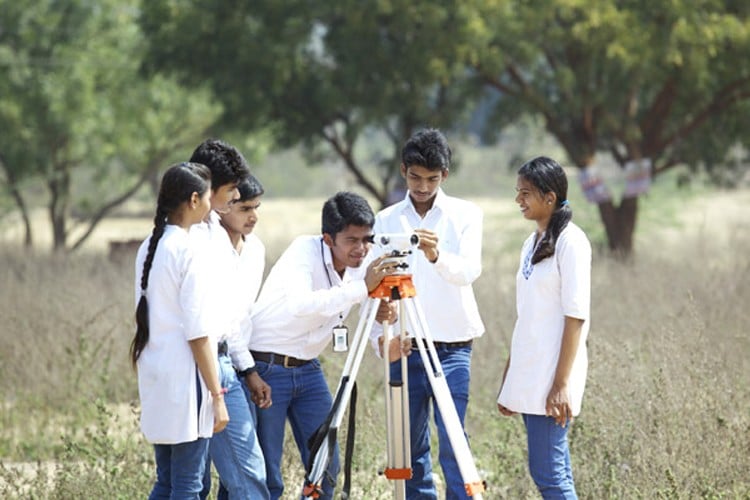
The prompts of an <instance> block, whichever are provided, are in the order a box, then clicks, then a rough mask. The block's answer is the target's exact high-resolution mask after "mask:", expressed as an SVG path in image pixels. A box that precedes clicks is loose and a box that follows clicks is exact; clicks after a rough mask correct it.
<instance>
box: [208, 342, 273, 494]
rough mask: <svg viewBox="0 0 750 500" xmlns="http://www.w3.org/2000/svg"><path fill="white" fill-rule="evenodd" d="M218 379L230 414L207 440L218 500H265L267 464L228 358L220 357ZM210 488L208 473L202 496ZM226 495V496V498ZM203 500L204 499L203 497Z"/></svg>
mask: <svg viewBox="0 0 750 500" xmlns="http://www.w3.org/2000/svg"><path fill="white" fill-rule="evenodd" d="M219 379H220V380H221V386H222V387H224V388H226V389H227V392H226V394H224V402H225V404H226V406H227V412H228V413H229V423H228V424H227V426H226V428H225V429H224V430H223V431H221V432H219V433H217V434H214V435H213V437H212V438H211V439H210V440H209V448H208V452H209V455H210V458H211V461H212V462H213V463H214V466H215V467H216V471H217V472H218V473H219V479H220V480H221V486H222V488H220V491H219V498H230V499H232V500H235V499H252V500H256V499H267V498H269V493H268V487H267V486H266V464H265V460H264V459H263V453H262V451H261V448H260V443H259V442H258V437H257V435H256V433H255V430H256V429H255V420H254V418H253V416H252V414H251V413H250V409H249V407H248V401H249V398H246V396H245V390H246V389H243V387H244V386H245V383H244V381H240V379H239V378H238V377H237V373H236V372H235V371H234V368H233V367H232V361H231V359H230V358H229V356H227V355H220V356H219ZM210 488H211V477H210V470H209V468H208V467H207V468H206V474H205V476H204V491H203V494H204V495H208V492H209V490H210ZM227 494H228V495H227ZM202 498H205V496H204V497H202Z"/></svg>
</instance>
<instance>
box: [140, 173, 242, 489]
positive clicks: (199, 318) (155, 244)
mask: <svg viewBox="0 0 750 500" xmlns="http://www.w3.org/2000/svg"><path fill="white" fill-rule="evenodd" d="M210 187H211V173H210V171H209V170H208V169H207V168H206V167H205V166H203V165H200V164H197V163H181V164H179V165H175V166H173V167H170V168H169V169H168V170H167V172H166V173H165V174H164V177H163V178H162V182H161V187H160V190H159V199H158V202H157V207H156V216H155V217H154V229H153V232H152V233H151V236H150V237H149V238H148V239H146V240H145V241H144V242H143V244H141V247H140V249H139V250H138V255H137V257H136V282H135V293H136V303H137V307H136V314H135V317H136V333H135V337H134V338H133V342H132V344H131V347H130V354H131V359H132V361H133V364H134V366H135V367H136V371H137V373H138V393H139V396H140V401H141V430H142V431H143V433H144V435H145V436H146V439H147V440H148V441H149V442H151V443H153V445H154V454H155V459H156V482H155V484H154V487H153V489H152V491H151V495H150V497H149V498H185V499H188V498H190V499H192V498H195V499H197V498H199V493H200V491H201V488H202V486H203V483H202V478H203V473H204V469H205V466H206V459H207V456H208V438H210V437H211V435H212V433H213V432H219V431H221V430H222V429H223V428H224V427H225V426H226V424H227V422H228V420H229V417H228V416H227V409H226V406H225V405H224V400H223V392H222V388H221V385H220V383H219V376H218V371H217V366H216V346H217V339H216V338H214V337H215V334H214V333H213V332H211V331H209V328H208V325H209V324H210V322H209V321H208V319H207V318H205V314H204V309H205V308H203V307H202V304H201V297H202V295H204V294H200V293H199V291H200V290H201V286H202V285H201V281H202V279H203V276H204V275H205V274H204V273H203V272H202V271H201V270H200V267H201V266H200V265H199V262H198V259H197V258H196V256H195V253H194V252H193V251H192V249H191V247H190V245H189V237H188V229H189V228H190V226H192V225H193V224H196V223H198V222H200V221H201V220H202V219H203V218H204V217H205V216H206V214H208V211H209V210H210V201H209V196H210V191H211V190H210Z"/></svg>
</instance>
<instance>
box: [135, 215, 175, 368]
mask: <svg viewBox="0 0 750 500" xmlns="http://www.w3.org/2000/svg"><path fill="white" fill-rule="evenodd" d="M166 226H167V211H166V210H165V209H164V207H162V206H161V205H159V206H158V207H156V215H155V216H154V229H153V231H152V232H151V238H150V239H149V242H148V252H147V253H146V260H145V261H144V262H143V274H142V275H141V298H140V299H139V300H138V306H137V307H136V309H135V324H136V330H135V337H133V342H132V343H131V344H130V359H131V362H132V363H133V365H135V364H136V362H137V361H138V358H139V357H140V356H141V353H142V352H143V348H144V347H146V344H147V343H148V338H149V326H148V299H146V290H147V289H148V276H149V274H150V273H151V265H152V264H153V262H154V254H155V253H156V246H157V245H158V243H159V240H160V239H161V237H162V235H163V234H164V228H165V227H166Z"/></svg>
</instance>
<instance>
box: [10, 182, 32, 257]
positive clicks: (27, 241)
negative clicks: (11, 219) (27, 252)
mask: <svg viewBox="0 0 750 500" xmlns="http://www.w3.org/2000/svg"><path fill="white" fill-rule="evenodd" d="M10 194H11V196H13V199H14V200H15V201H16V206H17V207H18V210H19V211H20V212H21V218H22V219H23V231H24V237H23V246H24V247H26V248H31V247H32V246H33V245H34V242H33V239H32V235H31V218H30V217H29V209H28V208H26V203H25V202H24V201H23V196H21V192H20V191H19V190H18V188H16V187H15V186H12V187H11V188H10Z"/></svg>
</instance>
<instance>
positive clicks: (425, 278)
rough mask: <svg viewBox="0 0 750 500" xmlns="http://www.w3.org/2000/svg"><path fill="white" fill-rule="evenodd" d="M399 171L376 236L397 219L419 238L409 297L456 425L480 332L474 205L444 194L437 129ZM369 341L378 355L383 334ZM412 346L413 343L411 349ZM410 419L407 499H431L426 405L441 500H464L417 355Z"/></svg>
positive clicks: (444, 167)
mask: <svg viewBox="0 0 750 500" xmlns="http://www.w3.org/2000/svg"><path fill="white" fill-rule="evenodd" d="M401 161H402V163H401V175H402V176H403V177H404V178H405V179H406V185H407V188H408V192H407V194H406V197H405V198H404V199H403V200H402V201H400V202H398V203H396V204H395V205H391V206H390V207H387V208H385V209H384V210H382V211H380V212H379V213H378V214H377V216H376V217H375V226H374V231H375V234H376V235H377V234H381V233H403V232H404V226H403V222H402V220H403V217H406V220H407V221H408V224H409V226H410V227H411V228H412V229H413V230H414V232H415V233H417V234H418V235H419V247H418V248H419V249H420V250H421V252H415V253H414V254H413V255H412V256H411V258H410V259H409V261H408V264H409V268H408V272H409V273H411V274H412V276H413V282H414V286H415V288H416V292H417V293H416V300H418V301H419V303H420V304H421V306H422V309H423V310H424V312H425V315H426V320H427V328H428V329H429V331H430V333H431V335H432V338H433V340H434V344H435V349H436V351H437V353H438V357H439V359H440V363H441V365H442V368H443V373H444V374H445V378H446V382H447V384H448V387H449V389H450V392H451V396H452V398H453V401H454V403H455V405H456V410H457V412H458V415H459V418H460V419H461V425H462V426H463V422H464V417H465V416H466V407H467V404H468V401H469V381H470V373H471V352H472V344H473V340H474V339H475V338H476V337H479V336H481V335H482V334H483V333H484V325H483V323H482V320H481V318H480V316H479V310H478V308H477V303H476V300H475V298H474V292H473V289H472V283H473V282H474V280H476V279H477V278H478V277H479V275H480V274H481V272H482V218H483V214H482V211H481V209H480V208H479V207H478V206H477V205H475V204H474V203H471V202H469V201H465V200H461V199H458V198H454V197H451V196H448V195H446V194H445V193H444V192H443V190H442V188H441V185H442V183H443V182H444V181H445V180H446V179H447V178H448V172H449V168H450V161H451V150H450V147H449V146H448V142H447V140H446V139H445V137H444V136H443V134H442V133H441V132H439V131H438V130H435V129H426V130H422V131H419V132H417V133H416V134H414V135H413V136H412V137H411V138H410V139H409V140H408V141H407V142H406V144H405V145H404V147H403V149H402V152H401ZM372 335H373V339H372V340H373V345H375V346H377V347H378V348H379V349H380V352H381V355H382V339H383V338H382V334H381V332H380V330H379V329H373V331H372ZM414 348H415V347H414ZM391 378H392V379H393V380H400V379H401V366H400V363H396V362H393V363H392V364H391ZM408 387H409V416H410V419H411V433H410V434H411V459H412V463H411V466H412V479H410V480H408V481H406V495H407V498H412V499H416V498H419V499H430V498H434V499H436V498H437V492H436V489H435V485H434V484H433V481H432V461H431V458H430V430H429V417H430V405H431V404H432V407H433V413H434V414H435V424H436V427H437V431H438V443H439V446H440V452H439V459H440V465H441V467H442V469H443V475H444V476H445V485H446V498H447V499H454V498H468V496H467V495H466V491H465V486H464V481H463V479H462V478H461V474H460V472H459V468H458V464H457V463H456V457H455V455H454V454H453V451H452V448H451V445H450V442H449V441H448V435H447V434H446V430H445V426H444V423H443V420H442V419H441V418H440V415H439V410H438V407H437V404H436V403H435V399H434V396H433V394H432V387H431V386H430V383H429V380H428V378H427V374H426V371H425V367H424V365H423V363H422V359H421V357H420V356H415V355H414V354H413V353H412V355H411V356H409V358H408Z"/></svg>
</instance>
